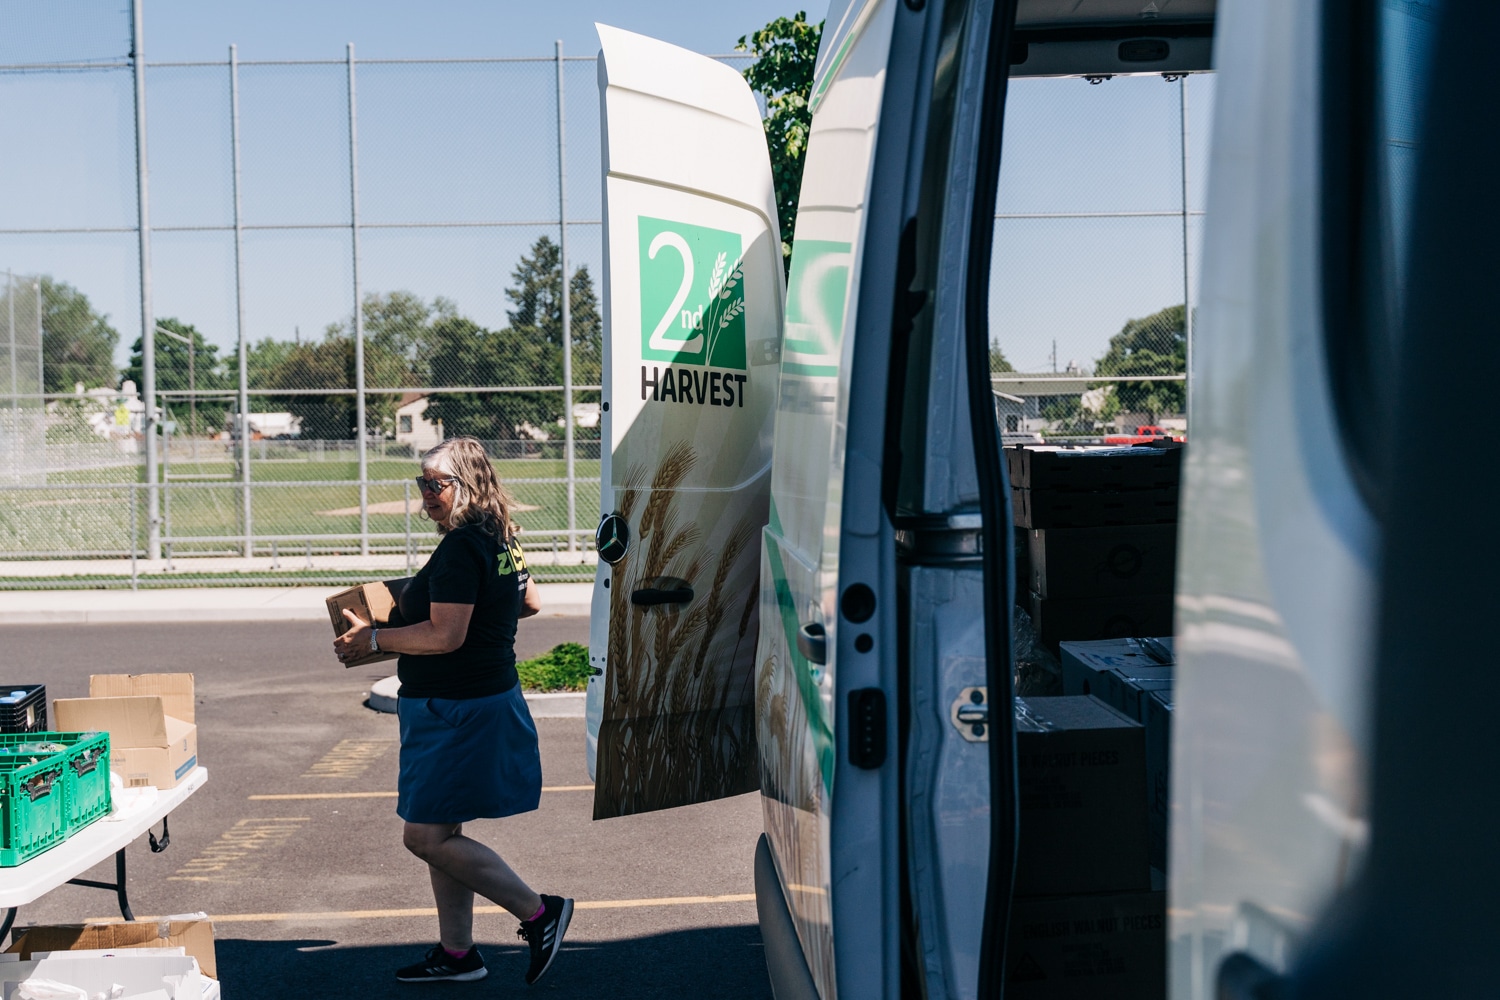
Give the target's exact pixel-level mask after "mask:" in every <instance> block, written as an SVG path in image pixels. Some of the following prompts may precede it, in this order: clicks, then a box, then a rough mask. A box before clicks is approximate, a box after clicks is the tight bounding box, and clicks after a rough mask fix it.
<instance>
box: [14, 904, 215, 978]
mask: <svg viewBox="0 0 1500 1000" xmlns="http://www.w3.org/2000/svg"><path fill="white" fill-rule="evenodd" d="M121 948H182V949H183V950H184V951H185V952H187V953H188V954H189V955H191V956H193V957H194V958H196V959H197V960H198V968H200V969H202V970H203V974H204V975H205V976H208V977H210V978H212V979H217V978H219V970H218V964H217V962H216V960H215V955H214V925H213V924H212V923H210V922H209V921H207V920H197V919H182V920H173V919H171V918H167V919H166V920H161V921H154V922H153V921H137V922H135V923H124V924H114V923H110V924H56V925H52V926H41V927H31V928H28V929H27V930H25V931H24V932H22V933H21V935H20V937H19V938H18V939H17V940H16V941H15V942H14V943H12V944H11V946H10V947H9V948H7V949H6V951H7V952H9V953H11V954H19V955H20V956H21V961H23V962H28V961H30V960H31V956H32V955H33V954H34V953H36V952H48V951H103V950H118V949H121Z"/></svg>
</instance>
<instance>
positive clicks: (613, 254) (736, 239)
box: [588, 25, 783, 819]
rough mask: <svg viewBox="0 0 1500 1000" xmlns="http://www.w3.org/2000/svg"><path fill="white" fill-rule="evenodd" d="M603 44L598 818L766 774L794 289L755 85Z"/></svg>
mask: <svg viewBox="0 0 1500 1000" xmlns="http://www.w3.org/2000/svg"><path fill="white" fill-rule="evenodd" d="M599 37H600V41H601V43H602V46H603V50H602V51H601V53H600V55H599V89H600V93H601V97H602V100H601V107H602V115H603V121H602V125H601V130H600V131H601V136H602V143H603V174H604V247H605V258H604V261H605V262H604V375H603V406H602V410H603V428H604V430H603V433H604V439H605V441H606V442H607V443H608V448H607V450H606V451H605V452H604V455H603V468H602V470H601V474H602V489H601V496H600V505H601V507H600V512H601V520H600V525H599V530H598V535H597V539H596V542H597V545H598V548H599V555H600V563H599V569H598V572H597V576H596V580H595V589H594V595H593V613H592V620H591V625H590V633H591V634H590V638H591V645H592V648H593V649H594V650H595V651H596V652H595V653H594V656H593V666H594V669H595V676H594V677H593V678H592V679H591V680H590V684H589V718H588V728H589V733H590V737H591V739H590V748H591V749H592V750H593V773H594V777H595V781H596V784H595V791H594V818H595V819H605V818H608V817H611V816H621V815H628V814H631V813H639V812H648V811H651V810H654V809H664V808H669V807H671V806H680V805H686V804H688V803H693V802H702V801H705V800H709V799H715V798H720V797H723V796H726V795H735V794H739V793H742V792H749V791H754V790H755V789H756V788H757V787H758V779H757V764H756V744H755V720H754V699H755V691H754V655H755V646H756V638H757V635H758V631H759V630H758V624H759V623H758V617H757V610H758V609H757V605H758V598H759V572H760V537H761V529H762V528H763V527H764V525H765V523H766V518H767V509H768V503H769V495H770V493H769V491H770V472H771V430H772V421H773V417H774V409H775V399H776V380H777V366H776V365H777V361H778V356H779V355H778V351H779V346H778V345H779V339H780V331H781V318H782V299H783V290H782V289H783V286H782V263H781V236H780V233H779V231H778V229H777V220H776V199H775V193H774V189H773V186H772V180H771V163H770V156H769V154H768V152H767V148H766V140H765V133H764V130H763V126H762V124H761V116H760V111H759V109H758V107H757V106H756V103H755V99H754V97H753V96H752V94H751V92H750V88H749V87H748V86H747V85H746V83H745V81H744V80H743V79H742V78H741V77H740V75H739V74H738V73H736V72H735V71H734V70H733V69H731V68H730V67H728V66H725V65H724V64H722V63H719V62H716V61H715V60H712V59H708V58H706V57H704V56H700V55H697V54H696V53H693V52H689V51H687V50H685V49H680V48H677V47H676V46H672V45H668V44H666V43H664V42H659V41H656V40H654V39H651V38H646V37H644V36H642V35H636V34H632V33H630V32H627V31H621V30H619V29H616V28H609V27H605V26H603V25H600V26H599ZM601 649H602V650H604V656H603V657H602V662H601V658H600V657H599V656H598V653H597V651H598V650H601Z"/></svg>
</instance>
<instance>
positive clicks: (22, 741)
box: [0, 733, 114, 837]
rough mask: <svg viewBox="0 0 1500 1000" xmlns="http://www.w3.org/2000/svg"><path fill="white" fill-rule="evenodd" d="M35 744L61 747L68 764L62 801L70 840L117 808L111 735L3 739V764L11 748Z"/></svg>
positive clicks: (0, 743)
mask: <svg viewBox="0 0 1500 1000" xmlns="http://www.w3.org/2000/svg"><path fill="white" fill-rule="evenodd" d="M32 743H60V744H62V745H63V747H64V749H63V750H62V751H61V752H60V756H62V757H63V758H64V759H65V761H66V763H67V770H66V772H65V773H64V775H63V785H64V789H63V801H64V802H65V803H66V808H67V820H68V829H67V832H66V834H65V836H69V837H71V836H72V835H73V834H75V833H77V832H78V831H79V830H82V829H83V828H84V827H86V826H88V825H89V824H90V823H92V822H94V821H95V820H97V819H102V818H103V817H105V816H108V815H109V811H110V808H111V807H112V806H113V805H114V802H113V794H112V790H111V788H110V784H109V734H108V733H20V734H15V735H0V761H4V760H5V757H6V755H7V752H8V751H9V750H10V748H12V747H17V746H25V745H27V744H32Z"/></svg>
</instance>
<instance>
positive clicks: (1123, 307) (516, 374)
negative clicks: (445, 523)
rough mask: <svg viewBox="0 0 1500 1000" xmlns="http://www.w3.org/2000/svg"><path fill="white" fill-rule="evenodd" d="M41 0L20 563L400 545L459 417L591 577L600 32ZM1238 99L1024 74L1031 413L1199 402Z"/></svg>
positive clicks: (553, 548) (1017, 194)
mask: <svg viewBox="0 0 1500 1000" xmlns="http://www.w3.org/2000/svg"><path fill="white" fill-rule="evenodd" d="M20 6H21V8H23V14H25V12H30V14H28V15H26V16H28V17H29V16H31V15H35V16H34V18H33V20H34V21H35V23H34V24H32V23H30V22H27V23H26V24H25V31H24V32H22V34H21V35H16V34H12V35H10V36H8V38H0V134H4V135H6V136H7V139H8V143H9V144H8V148H7V151H6V155H5V156H4V157H0V192H5V194H4V199H5V202H4V203H5V205H6V212H5V215H4V220H3V223H0V265H3V264H6V263H13V264H14V266H16V267H18V268H23V269H25V270H27V271H28V272H31V273H32V274H34V275H37V276H36V277H26V278H22V277H19V276H8V277H7V279H6V280H7V284H6V287H5V291H4V294H5V296H6V298H5V300H4V302H3V303H0V306H3V308H0V324H5V325H4V326H3V327H0V329H3V330H4V331H5V335H4V337H3V338H0V341H3V343H4V345H5V346H4V347H3V348H0V350H3V351H5V352H6V353H5V354H4V356H0V406H3V408H4V409H3V412H0V430H3V437H0V589H5V588H16V587H45V586H78V585H79V584H80V582H86V583H91V584H92V585H97V586H156V585H174V584H175V585H181V584H182V583H184V582H188V581H191V582H192V583H194V584H197V585H205V584H215V583H226V584H227V583H238V584H243V583H247V582H255V581H260V580H266V581H273V580H274V581H275V582H286V581H288V580H298V581H301V582H309V583H311V582H326V583H337V582H344V581H353V580H359V579H368V578H369V577H370V575H371V574H372V572H375V571H380V572H385V571H390V572H403V571H405V570H407V569H409V568H410V567H412V566H413V565H419V564H420V562H421V560H422V559H423V558H425V555H426V553H427V552H428V551H430V549H431V547H432V545H433V544H434V542H435V540H436V539H435V537H434V535H433V532H432V530H431V525H430V524H427V523H426V522H425V521H424V520H422V519H421V517H420V515H419V511H420V507H419V504H418V498H417V496H416V493H415V485H414V483H413V482H412V477H413V476H414V475H415V474H416V471H417V466H416V459H417V457H418V456H420V454H421V453H422V452H423V451H425V450H426V449H427V448H428V447H431V446H432V445H434V444H436V443H437V442H438V441H439V440H441V439H442V438H443V437H445V436H454V435H458V434H468V435H472V436H475V437H478V438H480V439H481V440H483V441H484V442H485V445H486V447H487V448H488V449H489V450H490V454H491V455H492V456H493V457H494V459H495V463H496V468H497V470H498V472H499V473H500V476H501V478H502V479H503V480H504V481H505V482H506V484H507V485H508V486H509V487H510V489H511V490H512V492H513V493H514V495H515V496H516V499H517V500H518V504H519V505H518V514H517V520H518V522H519V524H520V525H521V527H522V529H523V533H522V535H521V538H522V542H523V545H525V546H526V547H527V548H528V549H529V550H530V551H531V561H532V565H533V568H534V569H535V570H536V571H537V572H538V575H539V576H540V577H542V578H543V579H580V580H582V579H590V578H591V577H592V552H591V551H588V549H589V546H587V545H586V544H585V542H586V540H587V538H588V536H590V535H591V533H592V529H593V521H594V513H595V511H596V510H597V505H598V488H599V487H598V483H599V460H600V440H599V430H600V421H599V378H600V364H601V342H600V341H601V319H600V312H599V310H600V301H599V295H600V285H599V280H600V277H601V275H602V258H603V247H602V227H601V224H600V219H601V206H600V182H599V170H600V161H599V155H600V148H599V107H598V91H597V82H596V72H595V65H594V59H593V57H592V56H568V55H565V54H564V53H563V52H562V51H561V47H560V46H559V48H558V50H557V51H555V52H553V53H550V54H539V55H538V56H537V57H535V58H508V59H499V58H496V59H452V60H440V59H425V60H405V59H371V60H362V59H360V58H359V57H358V54H357V52H356V51H355V49H354V47H353V46H350V47H349V48H348V49H347V50H346V51H344V52H340V53H331V54H330V58H328V59H322V60H300V61H289V60H275V61H266V60H248V59H247V60H241V59H239V58H238V55H237V52H236V51H235V49H234V47H233V46H227V47H226V49H225V52H224V57H223V58H222V59H217V60H203V61H192V62H170V63H168V62H152V61H149V59H144V60H137V59H134V58H132V56H131V53H132V52H133V51H134V50H135V47H134V45H133V43H132V37H133V32H135V31H136V30H137V28H138V26H133V25H132V23H131V17H132V14H133V13H134V12H133V11H132V9H131V8H129V7H126V8H123V9H122V8H121V7H120V6H119V5H115V4H113V3H111V2H108V0H82V2H81V3H80V4H79V5H78V9H77V10H73V11H71V12H70V16H69V17H67V18H60V17H59V16H57V14H56V13H55V12H49V11H50V9H49V8H46V6H45V5H40V4H34V3H31V4H28V3H23V4H21V5H20ZM23 20H25V17H23ZM23 36H24V38H25V39H26V41H25V42H24V43H23V42H19V41H17V39H18V38H20V37H23ZM720 58H722V59H723V60H724V61H726V62H727V63H729V64H730V65H732V66H734V67H735V68H736V69H744V68H745V67H746V66H747V65H748V64H749V61H750V60H749V57H748V56H733V55H729V56H721V57H720ZM1211 99H1212V80H1211V78H1210V77H1206V76H1203V77H1200V76H1193V77H1189V78H1186V79H1169V80H1167V81H1166V82H1163V79H1162V78H1161V77H1160V76H1151V77H1120V78H1116V79H1113V80H1108V81H1104V82H1102V83H1100V84H1097V85H1091V84H1090V83H1088V82H1086V81H1084V80H1079V79H1043V80H1016V81H1013V83H1012V86H1011V91H1010V97H1009V106H1008V108H1007V115H1006V130H1007V144H1006V155H1005V164H1004V167H1003V170H1002V175H1001V179H1000V188H999V197H998V202H997V205H996V222H995V227H996V229H995V238H996V243H995V248H996V250H995V271H994V280H993V282H992V292H991V328H992V330H993V331H994V334H995V337H996V340H995V343H994V345H993V346H994V350H993V351H992V359H993V365H992V367H993V375H994V379H995V388H996V392H997V395H996V400H997V411H998V412H999V413H1000V414H1001V418H1002V427H1003V428H1004V430H1005V431H1006V433H1007V437H1008V439H1010V440H1016V439H1036V438H1038V437H1045V438H1047V439H1058V440H1077V441H1097V440H1103V439H1105V438H1107V437H1108V436H1110V435H1112V434H1116V433H1119V432H1122V431H1124V432H1130V431H1133V430H1134V429H1135V428H1134V425H1135V424H1154V425H1160V426H1164V427H1167V428H1168V429H1169V430H1172V431H1173V432H1178V431H1179V429H1180V428H1182V427H1184V426H1185V414H1184V410H1185V402H1184V395H1185V393H1184V375H1185V372H1186V370H1187V355H1188V352H1189V351H1190V346H1189V345H1190V342H1191V329H1190V328H1191V317H1192V308H1191V297H1190V291H1191V286H1192V269H1193V268H1192V261H1193V260H1194V259H1195V256H1196V246H1197V238H1198V237H1197V232H1198V228H1199V225H1198V224H1199V218H1200V216H1201V206H1202V204H1203V170H1202V164H1203V163H1204V162H1205V159H1206V158H1204V157H1201V156H1191V155H1189V154H1190V153H1191V152H1192V151H1193V148H1194V147H1193V146H1190V144H1189V140H1190V139H1191V140H1192V142H1193V143H1195V144H1196V145H1197V146H1198V147H1206V137H1207V122H1208V111H1209V108H1210V106H1211ZM38 178H46V179H47V185H48V186H46V188H45V190H44V191H40V192H39V191H38V190H37V179H38ZM12 307H14V311H15V318H14V319H11V318H10V316H11V310H12ZM1101 317H1102V318H1101ZM122 360H123V361H124V364H123V365H122V364H121V361H122Z"/></svg>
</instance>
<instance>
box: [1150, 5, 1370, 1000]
mask: <svg viewBox="0 0 1500 1000" xmlns="http://www.w3.org/2000/svg"><path fill="white" fill-rule="evenodd" d="M1319 7H1320V5H1319V4H1318V3H1316V2H1311V0H1302V2H1296V3H1283V4H1262V3H1258V2H1255V0H1237V2H1236V0H1225V2H1224V3H1223V4H1222V6H1221V9H1220V18H1221V21H1220V26H1219V30H1218V34H1217V42H1216V48H1215V52H1216V59H1217V61H1218V64H1219V70H1220V74H1221V75H1220V80H1219V85H1218V94H1217V106H1216V109H1215V116H1214V118H1215V131H1214V136H1213V143H1212V155H1211V161H1210V176H1211V181H1210V186H1209V197H1208V218H1209V220H1210V221H1209V225H1208V228H1207V231H1206V237H1205V247H1204V271H1203V277H1202V281H1201V295H1200V302H1201V306H1200V308H1199V314H1198V320H1197V323H1196V326H1195V329H1194V343H1193V348H1192V350H1193V354H1192V358H1193V371H1192V372H1191V379H1192V381H1191V383H1190V384H1191V390H1192V396H1191V400H1190V407H1191V409H1190V425H1191V427H1192V442H1191V444H1190V445H1189V446H1188V451H1187V463H1186V467H1185V474H1184V487H1183V495H1182V523H1181V528H1180V535H1179V544H1178V552H1179V564H1178V583H1177V616H1178V621H1177V636H1178V640H1177V642H1178V644H1177V650H1178V663H1179V666H1178V674H1177V691H1176V695H1175V700H1176V704H1175V710H1176V718H1175V730H1174V748H1173V767H1172V772H1173V777H1172V781H1173V787H1172V803H1173V805H1172V818H1171V846H1170V852H1171V864H1170V867H1171V873H1170V874H1171V890H1170V891H1171V924H1170V936H1171V952H1172V967H1171V996H1173V997H1174V998H1178V1000H1182V998H1205V1000H1206V998H1209V997H1213V996H1215V995H1216V993H1215V977H1216V975H1217V972H1218V967H1219V964H1220V961H1221V959H1222V957H1223V956H1224V955H1225V954H1227V953H1228V952H1231V951H1243V952H1248V953H1249V954H1251V955H1253V956H1254V957H1256V958H1257V959H1259V960H1260V961H1262V962H1263V963H1265V964H1266V965H1267V966H1268V967H1269V968H1272V969H1284V968H1285V967H1286V965H1287V963H1288V962H1289V961H1290V960H1291V959H1292V958H1293V957H1294V956H1295V953H1296V951H1297V948H1298V946H1299V942H1300V939H1301V937H1302V935H1303V934H1304V933H1305V931H1306V929H1307V928H1308V926H1309V925H1310V923H1311V921H1313V920H1314V919H1315V918H1316V917H1317V916H1318V915H1319V912H1320V911H1321V909H1322V908H1323V907H1324V905H1325V904H1326V902H1327V900H1328V899H1329V897H1330V896H1331V895H1332V894H1333V893H1334V892H1335V891H1336V890H1337V889H1338V888H1340V887H1341V886H1342V885H1344V884H1345V883H1346V882H1347V881H1348V880H1349V879H1350V877H1351V876H1352V875H1353V874H1354V873H1355V871H1356V870H1357V867H1358V862H1359V859H1360V856H1361V853H1362V850H1363V847H1364V843H1365V839H1366V831H1367V823H1366V812H1365V809H1366V801H1365V794H1364V790H1363V784H1364V775H1365V766H1366V765H1365V758H1366V752H1367V746H1368V742H1367V741H1368V732H1367V731H1368V706H1367V704H1366V689H1367V685H1368V682H1369V677H1368V664H1369V658H1370V653H1371V650H1370V638H1369V637H1370V634H1371V600H1372V596H1373V594H1372V572H1373V563H1374V554H1375V524H1374V521H1373V519H1372V517H1371V515H1370V513H1369V512H1368V510H1367V509H1366V508H1365V506H1364V504H1363V502H1362V500H1361V498H1360V495H1359V492H1358V490H1357V488H1356V486H1355V483H1354V480H1353V479H1352V477H1351V475H1350V472H1349V465H1348V460H1347V458H1346V455H1345V452H1344V450H1343V448H1342V447H1341V444H1340V439H1339V436H1338V432H1337V428H1336V423H1335V414H1334V409H1333V400H1332V398H1331V380H1330V377H1329V374H1328V370H1327V367H1326V360H1325V354H1324V351H1323V348H1322V329H1323V317H1322V312H1321V302H1322V297H1321V292H1320V288H1319V285H1318V280H1319V275H1320V273H1321V259H1320V256H1319V253H1320V249H1319V248H1320V239H1319V232H1318V222H1319V218H1320V207H1319V202H1318V190H1319V174H1320V164H1319V161H1318V153H1319V148H1320V142H1319V120H1318V107H1319V102H1318V101H1317V100H1316V99H1315V98H1314V97H1312V96H1310V95H1316V94H1317V93H1318V92H1319V89H1320V87H1319V58H1320V51H1321V49H1320V42H1319Z"/></svg>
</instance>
